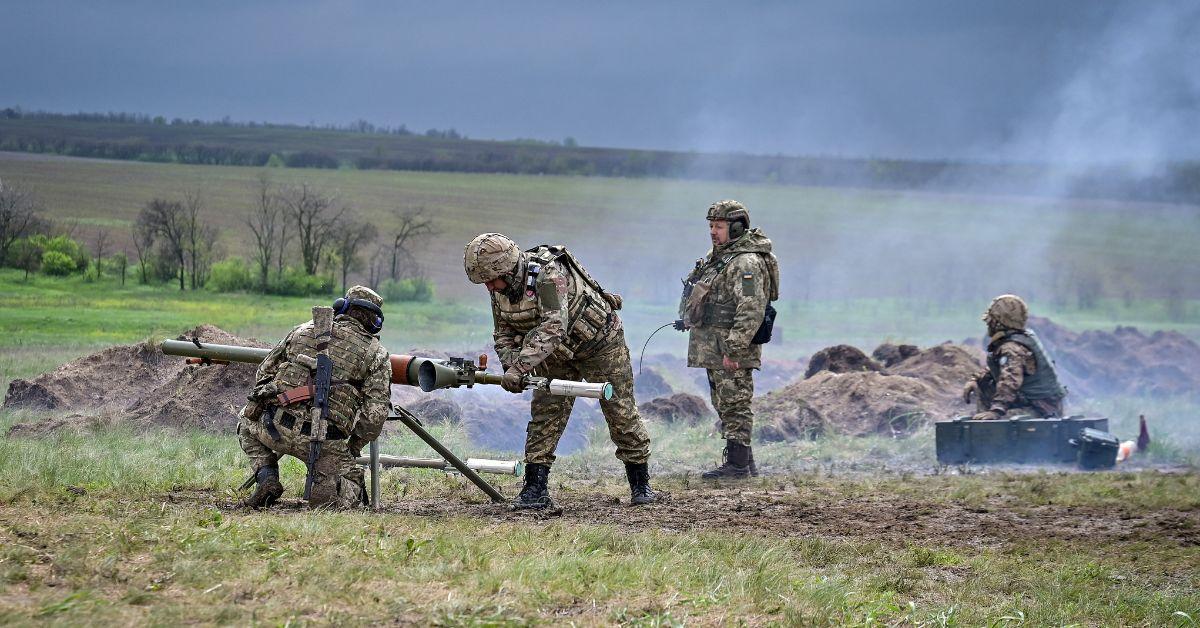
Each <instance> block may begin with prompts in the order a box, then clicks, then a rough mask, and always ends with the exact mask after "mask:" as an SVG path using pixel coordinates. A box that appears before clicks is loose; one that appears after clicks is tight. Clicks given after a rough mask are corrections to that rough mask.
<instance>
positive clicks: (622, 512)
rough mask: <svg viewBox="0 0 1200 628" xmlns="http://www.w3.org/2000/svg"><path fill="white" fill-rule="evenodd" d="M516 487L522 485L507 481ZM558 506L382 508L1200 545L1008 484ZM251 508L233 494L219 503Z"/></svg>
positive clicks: (762, 488)
mask: <svg viewBox="0 0 1200 628" xmlns="http://www.w3.org/2000/svg"><path fill="white" fill-rule="evenodd" d="M509 492H515V489H510V491H509ZM553 495H554V499H555V505H556V506H557V508H555V509H552V510H544V511H528V510H513V509H512V508H510V507H509V506H508V505H506V504H490V503H480V501H479V500H480V499H482V496H478V497H476V496H472V497H471V498H470V499H467V498H464V497H462V496H445V497H436V498H425V499H412V498H401V497H397V496H394V495H387V494H386V493H385V494H384V496H383V499H382V502H383V507H382V509H381V510H382V512H384V513H390V514H400V515H411V516H419V517H452V516H459V517H470V518H473V519H480V520H484V521H490V522H493V523H496V524H500V523H506V522H538V521H544V522H546V523H553V522H563V523H568V524H587V525H608V526H615V527H619V528H628V529H630V530H639V531H645V530H662V531H664V532H699V531H723V532H724V531H727V532H736V533H751V534H756V535H768V536H777V537H780V538H789V539H790V538H824V539H831V540H856V541H862V540H864V539H870V540H873V541H878V542H881V543H884V544H891V545H898V546H902V545H905V544H909V543H912V544H918V545H924V546H931V547H954V546H961V547H971V548H1001V547H1006V546H1011V545H1014V544H1027V543H1029V542H1035V543H1038V544H1042V543H1046V542H1052V541H1056V540H1060V541H1087V542H1094V543H1096V544H1104V543H1108V542H1114V541H1120V542H1133V541H1154V542H1157V543H1163V542H1168V543H1174V544H1178V545H1180V546H1196V545H1200V511H1197V510H1195V509H1191V510H1182V509H1176V508H1133V507H1123V506H1104V507H1100V506H1086V507H1078V506H1076V507H1072V506H1058V505H1030V504H1027V503H1024V502H1022V501H1020V500H1019V499H1016V498H1013V497H1010V496H1006V495H1004V494H1002V493H995V494H991V495H989V496H988V497H987V498H986V499H985V500H984V501H983V502H982V503H971V504H967V503H962V502H954V501H950V502H943V501H939V500H934V499H920V498H913V497H908V496H903V495H894V494H889V493H886V492H880V491H875V492H872V493H870V494H865V495H844V494H842V493H841V492H839V491H837V490H835V489H834V488H832V487H825V486H818V487H805V486H799V487H798V486H796V485H794V484H785V483H784V482H782V481H780V482H778V483H774V482H761V483H759V482H756V483H754V484H753V485H750V486H729V485H726V486H716V487H713V486H703V485H700V486H696V485H693V486H690V487H688V488H686V489H682V490H675V491H674V492H671V493H670V494H669V495H668V497H667V499H666V501H665V502H664V503H660V504H654V505H651V506H646V507H632V506H629V500H628V495H627V494H622V495H621V497H619V498H618V497H614V496H613V495H611V494H608V493H604V492H600V491H598V490H594V489H588V488H586V487H578V486H571V485H568V487H567V488H564V487H563V486H562V485H558V486H556V487H555V488H554V489H553ZM212 499H213V496H212V495H208V494H203V493H193V494H175V495H171V496H167V497H166V499H165V501H182V502H199V503H204V504H206V505H210V504H211V501H212ZM216 505H217V506H218V507H220V508H222V509H223V510H227V511H244V509H243V508H242V507H241V506H238V505H237V504H235V503H234V502H232V501H222V502H219V503H218V504H216ZM274 508H275V509H277V510H279V511H283V512H303V511H305V510H306V509H307V506H305V504H304V503H303V502H302V501H301V500H299V499H296V498H295V496H285V498H284V499H283V500H281V501H280V502H279V503H278V504H276V506H275V507H274Z"/></svg>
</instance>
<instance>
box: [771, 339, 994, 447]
mask: <svg viewBox="0 0 1200 628" xmlns="http://www.w3.org/2000/svg"><path fill="white" fill-rule="evenodd" d="M908 353H910V355H909V357H907V358H904V359H902V360H900V361H899V362H896V363H894V364H893V365H892V366H891V367H890V368H884V367H882V366H880V365H879V364H878V363H876V362H875V361H874V360H872V359H871V358H869V357H867V356H866V354H865V353H863V352H862V351H859V350H858V349H855V348H854V347H848V346H846V345H838V346H836V347H830V348H829V349H825V350H822V351H820V352H818V353H817V354H816V355H824V356H826V359H825V360H823V362H822V365H825V366H828V365H831V364H832V365H834V370H828V369H825V368H819V369H815V370H814V369H813V368H812V366H810V367H809V372H810V373H811V374H810V375H809V376H808V377H807V378H806V379H803V380H800V381H798V382H794V383H792V384H790V385H788V386H785V387H784V388H782V389H780V390H776V391H773V392H771V393H768V394H767V395H765V396H763V397H759V398H758V399H756V400H755V404H754V412H755V422H756V423H757V424H758V431H759V436H760V437H761V438H762V439H764V440H768V441H775V440H792V439H797V438H815V437H817V436H821V435H824V434H847V435H852V436H864V435H868V434H888V435H903V434H907V433H909V432H910V431H912V430H913V429H915V428H916V427H917V426H919V425H922V424H924V423H926V422H927V421H929V420H930V419H931V418H934V419H936V418H942V417H947V416H953V415H957V414H963V413H965V412H967V411H969V410H970V408H968V407H967V406H965V405H963V404H962V400H961V399H960V398H959V391H961V390H962V384H963V382H965V381H966V380H967V378H968V377H970V376H971V375H972V374H973V373H975V372H977V371H978V370H979V368H980V367H979V356H978V355H977V354H976V353H972V350H970V349H968V348H966V347H962V346H960V345H953V344H942V345H938V346H935V347H930V348H928V349H925V350H924V351H920V352H917V353H916V354H911V351H909V352H908ZM814 357H815V356H814ZM848 365H852V366H853V367H852V368H850V369H849V370H846V369H844V368H842V367H844V366H848Z"/></svg>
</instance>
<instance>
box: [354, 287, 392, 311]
mask: <svg viewBox="0 0 1200 628" xmlns="http://www.w3.org/2000/svg"><path fill="white" fill-rule="evenodd" d="M356 299H357V300H362V301H368V302H370V303H374V304H375V307H378V308H383V297H381V296H379V293H378V292H375V291H374V290H372V289H370V288H368V287H366V286H351V287H350V289H349V290H347V291H346V300H347V301H354V300H356Z"/></svg>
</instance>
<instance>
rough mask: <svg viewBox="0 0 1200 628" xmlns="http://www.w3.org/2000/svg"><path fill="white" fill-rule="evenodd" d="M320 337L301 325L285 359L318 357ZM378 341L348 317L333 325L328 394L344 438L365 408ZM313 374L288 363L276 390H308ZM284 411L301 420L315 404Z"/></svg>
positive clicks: (305, 402) (334, 421) (332, 416)
mask: <svg viewBox="0 0 1200 628" xmlns="http://www.w3.org/2000/svg"><path fill="white" fill-rule="evenodd" d="M316 336H317V334H316V332H315V330H314V329H313V324H312V322H311V321H310V322H308V323H305V324H304V325H301V326H300V327H299V328H298V329H297V330H296V333H294V334H292V338H291V342H290V343H289V344H288V346H287V347H286V349H285V355H286V356H287V357H288V358H291V357H292V356H295V355H306V356H308V357H310V358H312V359H314V360H315V359H316V357H317V337H316ZM379 350H380V346H379V340H378V339H376V338H375V337H374V336H371V335H370V334H368V333H367V332H366V331H364V330H363V329H362V328H361V327H360V326H359V324H358V323H357V322H356V321H353V320H352V319H350V317H348V316H346V315H341V316H338V317H337V318H336V319H334V321H333V338H332V339H331V340H330V342H329V348H328V349H326V350H325V352H326V353H327V354H328V355H329V357H330V358H331V359H332V360H333V377H332V386H330V390H329V420H330V423H331V424H332V425H334V426H337V428H338V429H339V430H341V431H342V432H343V433H345V434H349V433H350V432H351V429H352V428H353V423H354V416H355V414H356V413H357V412H358V409H359V408H360V407H362V404H363V401H364V395H363V392H362V387H363V383H364V382H365V381H366V379H367V375H368V374H369V371H370V368H371V361H372V359H373V358H374V357H375V355H376V354H377V353H378V352H379ZM312 378H313V372H312V371H311V370H309V369H308V367H306V366H304V365H303V364H301V363H300V362H299V361H291V360H285V361H284V362H282V363H281V364H280V365H279V370H278V371H277V372H276V374H275V379H274V382H275V387H276V388H277V389H278V390H280V391H283V390H287V389H290V388H295V387H297V386H305V385H307V384H309V383H310V382H311V380H312ZM285 408H286V409H287V410H288V411H289V412H292V413H293V414H296V415H298V416H306V415H307V411H308V410H309V409H310V408H312V400H311V399H305V400H301V401H297V402H295V403H293V404H291V405H288V406H285Z"/></svg>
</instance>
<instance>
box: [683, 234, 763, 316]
mask: <svg viewBox="0 0 1200 628" xmlns="http://www.w3.org/2000/svg"><path fill="white" fill-rule="evenodd" d="M739 255H761V256H762V258H763V261H764V263H765V265H766V269H767V277H766V280H767V281H766V286H765V287H766V290H767V302H768V303H770V302H771V301H775V300H777V299H779V261H778V260H777V259H776V257H775V255H774V254H773V253H766V254H763V253H751V252H748V251H746V252H741V253H727V254H725V255H722V256H720V257H717V258H713V259H712V260H709V261H708V262H707V263H706V262H705V261H704V260H703V259H700V260H697V261H696V267H695V268H694V269H693V270H692V273H691V275H689V276H688V278H687V279H685V280H684V283H683V285H684V288H683V299H682V300H681V302H680V317H681V318H683V319H684V320H686V321H687V322H688V323H694V324H698V325H699V326H703V327H718V328H721V329H730V328H732V327H733V322H734V318H735V317H736V315H737V303H715V302H713V300H712V298H711V293H709V292H708V290H707V289H705V290H704V292H703V294H702V295H701V296H700V299H702V304H701V305H700V307H701V308H702V309H700V310H699V318H698V320H695V319H696V317H695V316H686V315H685V313H686V312H687V311H688V310H689V309H690V305H689V301H690V300H691V299H692V291H693V290H695V289H696V286H697V285H699V284H703V285H705V286H711V285H712V284H713V283H714V282H716V280H717V277H719V276H721V273H722V272H724V271H725V267H726V266H728V265H729V263H730V262H732V261H733V260H734V258H736V257H738V256H739ZM693 305H694V304H693Z"/></svg>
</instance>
